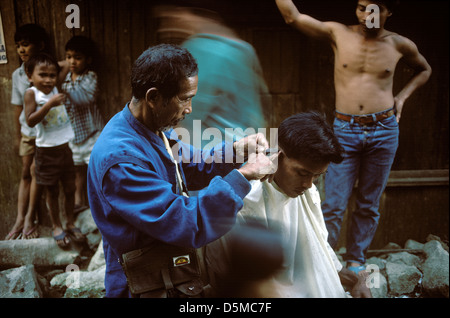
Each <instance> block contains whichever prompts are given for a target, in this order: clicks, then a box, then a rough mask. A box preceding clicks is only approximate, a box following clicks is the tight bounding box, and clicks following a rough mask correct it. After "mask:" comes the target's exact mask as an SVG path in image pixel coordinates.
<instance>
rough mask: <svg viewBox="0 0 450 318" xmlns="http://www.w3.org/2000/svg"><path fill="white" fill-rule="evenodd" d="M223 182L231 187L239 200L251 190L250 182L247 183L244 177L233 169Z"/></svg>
mask: <svg viewBox="0 0 450 318" xmlns="http://www.w3.org/2000/svg"><path fill="white" fill-rule="evenodd" d="M223 180H225V181H226V182H228V183H229V184H230V185H231V187H232V188H233V189H234V191H235V192H236V194H237V195H238V196H239V197H241V199H244V198H245V196H246V195H247V194H248V193H249V192H250V190H251V188H252V186H251V184H250V182H248V181H247V179H246V178H245V177H244V175H243V174H242V173H240V172H239V171H238V170H236V169H233V170H232V171H231V172H230V173H229V174H227V175H226V176H225V177H224V178H223Z"/></svg>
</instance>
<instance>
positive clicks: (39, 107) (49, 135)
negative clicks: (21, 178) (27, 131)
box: [24, 53, 84, 248]
mask: <svg viewBox="0 0 450 318" xmlns="http://www.w3.org/2000/svg"><path fill="white" fill-rule="evenodd" d="M25 70H26V73H27V75H28V78H29V81H30V83H31V84H32V85H33V86H32V87H30V88H29V89H27V90H26V92H25V96H24V105H25V118H26V120H27V123H28V125H29V126H30V127H34V126H36V154H35V162H36V184H37V186H38V187H44V188H45V189H46V190H47V196H46V199H47V206H48V209H49V212H50V219H51V222H52V227H53V229H52V235H53V238H54V239H55V240H56V243H57V244H58V246H59V247H61V248H64V247H66V246H67V245H68V244H69V242H70V240H69V238H68V237H67V236H68V234H69V235H70V236H71V237H72V238H73V239H74V240H75V241H81V240H82V239H84V237H83V235H82V234H81V232H80V231H79V229H77V228H76V227H75V225H74V214H73V205H74V193H75V182H74V177H75V175H74V174H75V171H74V165H73V160H72V151H71V150H70V148H69V140H71V139H72V138H73V137H74V133H73V130H72V127H71V125H70V121H69V118H68V116H67V113H66V110H65V107H64V104H63V103H64V99H65V96H64V94H61V93H58V90H57V88H56V83H57V78H58V72H59V65H58V62H57V61H56V60H55V59H54V58H53V57H51V56H50V55H48V54H45V53H40V54H38V55H35V56H33V57H32V58H30V59H29V60H28V61H27V63H26V65H25ZM59 181H61V183H62V188H63V191H64V195H65V204H64V207H65V212H66V218H67V224H66V230H64V229H63V227H62V224H61V221H60V218H59V204H58V197H59V183H58V182H59Z"/></svg>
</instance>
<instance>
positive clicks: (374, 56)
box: [276, 0, 431, 272]
mask: <svg viewBox="0 0 450 318" xmlns="http://www.w3.org/2000/svg"><path fill="white" fill-rule="evenodd" d="M392 2H393V1H389V0H384V1H382V0H376V1H375V0H372V1H369V0H358V2H357V7H356V17H357V18H358V22H359V23H358V24H357V25H352V26H346V25H343V24H341V23H337V22H322V21H318V20H316V19H314V18H312V17H310V16H308V15H305V14H301V13H300V12H299V11H298V9H297V7H296V6H295V5H294V4H293V2H292V1H291V0H276V4H277V6H278V9H279V10H280V12H281V14H282V16H283V18H284V20H285V21H286V23H287V24H289V25H291V26H292V27H294V28H296V29H298V30H299V31H301V32H303V33H304V34H306V35H308V36H311V37H314V38H321V39H325V40H327V41H329V43H330V44H331V46H332V48H333V51H334V56H335V63H334V83H335V92H336V105H335V106H336V112H335V114H336V118H335V120H334V131H335V134H336V136H337V137H338V139H339V141H340V143H341V144H342V146H343V147H344V149H345V152H346V154H345V159H344V161H343V162H342V163H341V164H339V165H337V164H333V163H332V164H330V166H329V168H328V172H327V175H326V178H325V193H326V198H325V201H324V202H323V205H322V210H323V213H324V218H325V222H326V225H327V230H328V232H329V237H328V241H329V243H330V245H331V246H332V247H333V248H334V247H336V244H337V241H338V238H339V232H340V228H341V224H342V220H343V216H344V212H345V209H346V206H347V202H348V199H349V197H350V195H351V193H352V189H353V186H354V183H355V180H356V179H359V185H358V193H357V199H356V210H355V211H353V213H352V219H351V225H350V226H349V233H348V236H347V253H346V255H344V260H345V261H346V262H347V267H348V268H349V269H350V270H353V271H355V272H359V271H361V270H363V269H364V266H363V264H364V263H365V261H366V257H365V253H366V251H367V249H368V247H369V245H370V243H371V242H372V239H373V237H374V235H375V231H376V228H377V226H378V220H379V217H380V214H379V211H378V207H379V200H380V197H381V194H382V193H383V191H384V188H385V187H386V183H387V180H388V177H389V172H390V169H391V166H392V163H393V161H394V157H395V153H396V151H397V147H398V135H399V128H398V122H399V121H400V116H401V113H402V110H403V105H404V103H405V101H406V100H407V98H408V97H410V95H411V94H412V93H413V92H414V91H415V90H416V89H417V88H419V87H420V86H422V85H423V84H425V83H426V82H427V80H428V78H429V77H430V75H431V67H430V66H429V64H428V63H427V61H426V60H425V58H424V57H423V56H422V55H421V54H420V53H419V51H418V49H417V47H416V45H415V44H414V43H413V42H412V41H411V40H409V39H407V38H405V37H403V36H401V35H399V34H397V33H394V32H390V31H388V30H386V29H384V25H385V23H386V20H387V19H388V17H390V16H391V15H392V8H391V4H392ZM371 5H376V7H375V8H378V9H379V11H378V10H373V9H372V8H373V6H371ZM377 11H378V13H377ZM375 17H376V18H379V20H378V19H375ZM378 21H379V24H377V23H376V22H378ZM374 22H375V23H374ZM400 59H403V61H405V62H406V64H407V65H408V66H410V67H411V68H412V69H413V70H414V71H415V73H414V75H413V77H412V78H411V79H410V81H409V82H408V83H407V84H406V85H405V86H404V87H403V89H402V90H401V91H400V92H399V93H398V94H397V95H396V96H394V95H393V91H392V87H393V79H394V70H395V68H396V65H397V63H398V61H399V60H400Z"/></svg>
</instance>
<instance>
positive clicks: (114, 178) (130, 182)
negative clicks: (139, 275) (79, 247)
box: [88, 104, 250, 297]
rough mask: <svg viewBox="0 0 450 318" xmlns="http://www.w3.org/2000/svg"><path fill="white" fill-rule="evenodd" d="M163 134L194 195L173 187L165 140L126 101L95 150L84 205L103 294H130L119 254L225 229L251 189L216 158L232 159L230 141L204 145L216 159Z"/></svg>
mask: <svg viewBox="0 0 450 318" xmlns="http://www.w3.org/2000/svg"><path fill="white" fill-rule="evenodd" d="M166 136H167V137H168V139H169V142H170V144H171V146H173V145H175V144H176V143H177V144H178V146H179V151H178V155H179V156H181V157H182V158H183V160H182V162H180V163H179V164H178V166H179V167H180V173H181V176H182V178H183V179H184V181H185V184H186V185H187V188H188V189H189V190H200V189H202V190H200V191H199V193H198V196H195V197H189V198H188V197H185V196H183V195H180V194H178V193H179V191H178V190H177V182H176V169H175V165H174V163H173V161H172V160H171V158H170V156H169V154H168V152H167V150H166V148H165V146H164V142H163V140H162V139H161V138H160V137H159V136H157V135H156V134H154V133H153V132H152V131H150V130H149V129H148V128H147V127H146V126H144V125H143V124H142V123H141V122H139V121H138V120H137V119H136V118H135V117H134V116H133V115H132V114H131V112H130V110H129V108H128V104H127V105H126V106H125V108H124V109H123V110H122V111H121V112H119V113H118V114H116V115H115V116H114V117H113V118H112V119H111V120H110V121H109V123H108V124H107V125H106V126H105V128H104V129H103V132H102V134H101V135H100V137H99V138H98V140H97V142H96V144H95V146H94V149H93V150H92V153H91V158H90V162H89V168H88V194H89V204H90V207H91V211H92V216H93V218H94V220H95V222H96V224H97V226H98V228H99V230H100V232H101V234H102V236H103V245H104V246H103V248H104V252H105V259H106V277H105V287H106V296H107V297H128V296H129V292H128V287H127V283H126V277H125V274H124V273H123V271H122V268H121V265H120V264H119V262H118V259H119V257H120V256H121V255H122V254H124V253H126V252H129V251H132V250H135V249H139V248H143V247H145V246H147V245H149V243H151V242H152V241H154V240H155V239H156V240H160V241H164V242H166V243H169V244H173V245H178V246H185V247H200V246H204V245H206V244H207V243H209V242H212V241H214V240H216V239H217V238H219V237H221V236H223V235H224V234H225V233H226V232H227V231H228V230H230V228H231V227H232V225H233V224H234V221H235V218H236V214H237V212H238V211H239V210H240V209H241V208H242V206H243V201H242V199H243V198H244V197H245V196H246V195H247V193H248V192H249V191H250V183H249V182H248V181H247V180H246V179H245V178H244V177H243V176H242V174H241V173H240V172H238V171H237V170H234V169H235V168H236V166H235V165H234V164H233V163H218V162H219V160H217V158H219V157H221V158H222V162H228V161H229V160H227V161H225V156H229V154H230V152H229V151H231V153H232V154H233V155H232V158H233V156H234V152H233V150H232V145H231V144H226V143H224V144H223V145H222V148H221V149H216V150H212V151H211V152H210V153H209V152H208V154H207V155H208V156H214V157H215V158H216V160H210V159H211V158H210V157H205V154H203V156H202V154H201V151H200V150H198V149H194V148H193V147H191V146H190V145H187V144H185V143H182V142H181V141H179V140H173V139H170V134H169V133H166ZM172 149H174V147H172ZM226 149H227V151H228V152H227V154H226ZM194 158H195V160H194ZM200 158H201V159H200ZM208 158H209V159H208ZM208 160H209V161H208ZM199 161H200V163H195V162H199ZM207 162H210V163H207Z"/></svg>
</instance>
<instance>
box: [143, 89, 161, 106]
mask: <svg viewBox="0 0 450 318" xmlns="http://www.w3.org/2000/svg"><path fill="white" fill-rule="evenodd" d="M158 96H159V91H158V89H157V88H156V87H152V88H150V89H148V90H147V92H146V93H145V101H146V102H147V104H148V105H149V106H150V107H151V108H154V107H155V105H156V100H157V99H158Z"/></svg>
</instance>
